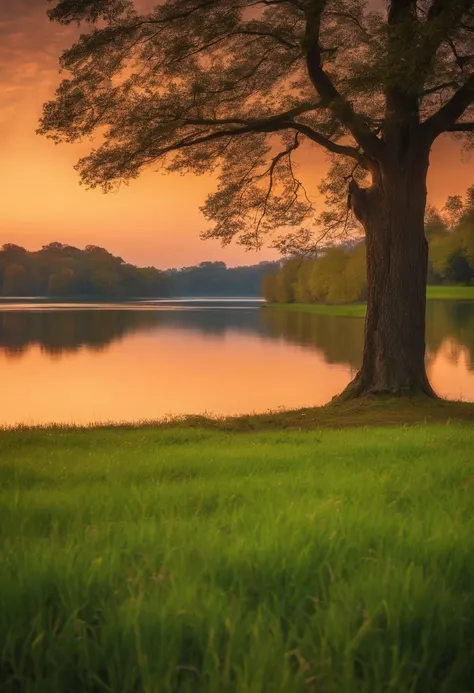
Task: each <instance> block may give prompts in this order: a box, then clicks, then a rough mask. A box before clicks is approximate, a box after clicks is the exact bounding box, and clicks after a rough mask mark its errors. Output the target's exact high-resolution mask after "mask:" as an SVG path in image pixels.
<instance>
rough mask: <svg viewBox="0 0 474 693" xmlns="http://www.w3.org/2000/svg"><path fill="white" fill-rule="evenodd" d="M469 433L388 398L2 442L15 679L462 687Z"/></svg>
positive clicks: (6, 655)
mask: <svg viewBox="0 0 474 693" xmlns="http://www.w3.org/2000/svg"><path fill="white" fill-rule="evenodd" d="M424 419H426V420H429V421H432V422H434V421H436V422H437V424H436V425H433V424H429V425H425V424H424V423H422V421H423V420H424ZM455 419H456V420H457V421H454V420H455ZM460 419H464V423H462V422H460V421H459V420H460ZM415 421H417V422H418V423H416V425H411V426H407V425H397V426H392V427H388V426H386V425H385V426H380V424H381V423H384V422H385V423H393V424H395V423H399V424H400V423H402V422H403V423H404V424H415ZM469 421H470V422H471V425H470V424H469V423H468V422H469ZM473 421H474V404H471V405H470V404H466V403H447V402H431V403H426V401H424V403H423V402H422V401H421V400H411V401H405V400H393V399H392V400H389V399H387V400H385V401H384V400H377V401H370V400H366V401H364V402H360V403H357V404H354V403H352V404H351V405H348V404H345V405H342V404H338V405H330V406H327V407H321V408H319V409H314V410H300V411H299V412H279V413H275V414H267V415H262V416H260V417H240V418H239V417H237V418H232V419H221V420H212V419H204V418H198V417H188V418H187V419H185V420H181V421H177V420H175V421H170V422H167V423H165V422H162V423H161V424H160V425H156V426H153V427H152V426H145V425H142V426H135V427H133V426H130V425H128V426H126V425H123V426H119V427H112V426H110V427H102V428H97V427H96V428H90V429H67V428H61V427H56V428H54V427H49V428H44V429H28V428H23V429H16V430H10V431H3V432H1V433H0V641H1V642H2V656H1V661H0V685H1V686H2V689H3V690H6V691H8V692H10V691H12V692H16V691H23V690H28V691H30V693H43V692H45V691H48V693H64V691H68V692H70V693H82V692H83V691H86V690H87V691H99V690H104V691H112V692H113V693H119V692H120V693H122V692H128V691H130V692H132V691H147V692H149V693H158V692H159V693H168V692H169V693H172V692H173V693H175V692H176V691H181V692H183V693H191V692H193V693H245V692H250V691H252V693H266V692H267V691H274V692H275V693H298V692H299V691H300V692H301V693H302V692H303V691H309V692H310V693H317V692H318V691H320V690H325V691H334V692H335V693H339V692H341V693H344V692H346V693H374V692H375V691H385V690H386V691H388V690H393V691H405V690H415V688H416V690H417V693H438V692H439V693H441V691H455V690H466V691H467V690H470V686H471V683H472V676H471V675H472V657H471V651H472V645H473V643H474V593H473V591H472V584H473V582H474V551H473V548H474V540H473V536H474V518H473V515H472V504H473V502H474V495H473V494H474V483H473V479H474V463H473V459H472V450H473V446H474V426H472V422H473ZM441 422H443V423H441ZM354 424H356V425H358V424H364V425H365V426H364V428H362V429H360V428H359V429H358V428H355V427H354ZM367 424H369V425H370V426H371V427H370V428H369V427H368V426H367ZM343 426H350V427H349V428H345V429H344V430H341V427H343ZM333 427H336V428H333ZM219 428H221V429H222V430H216V429H219ZM285 428H286V429H287V430H284V429H285ZM298 428H299V429H312V430H295V429H298ZM249 430H253V432H252V433H249V432H245V431H249ZM235 431H241V433H240V434H239V435H235V433H234V432H235Z"/></svg>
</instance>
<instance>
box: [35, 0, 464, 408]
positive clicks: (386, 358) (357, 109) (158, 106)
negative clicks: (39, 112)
mask: <svg viewBox="0 0 474 693" xmlns="http://www.w3.org/2000/svg"><path fill="white" fill-rule="evenodd" d="M141 4H142V6H143V2H142V3H141ZM49 15H50V18H51V19H52V20H54V21H58V22H61V23H62V24H68V23H71V22H76V21H77V22H84V23H86V24H88V33H85V34H83V35H81V37H80V38H79V40H78V41H77V42H76V43H75V45H73V46H72V47H71V48H70V49H69V50H66V51H65V52H64V53H63V55H62V57H61V67H62V68H63V69H65V70H67V71H69V73H70V76H69V77H68V78H67V79H65V80H64V81H63V82H62V83H61V85H60V86H59V88H58V90H57V93H56V97H55V99H54V100H53V101H51V102H49V103H47V104H46V105H45V107H44V114H43V118H42V121H41V127H40V130H39V131H40V132H41V133H43V134H46V135H48V136H49V137H52V138H53V139H55V140H56V141H67V142H75V141H77V140H79V139H81V138H83V137H84V136H89V135H94V136H96V137H100V138H101V141H100V142H99V143H98V145H94V147H95V148H93V149H92V151H91V153H90V154H89V155H88V156H86V157H84V158H83V159H81V160H80V161H79V163H78V165H77V168H78V170H79V172H80V175H81V178H82V180H83V182H84V183H85V184H86V185H89V186H92V187H94V186H102V187H103V189H104V190H106V191H108V190H110V189H111V188H112V187H113V186H115V185H117V184H119V183H120V182H122V181H128V180H130V179H131V178H134V177H136V176H137V175H138V174H139V173H140V171H141V170H142V169H143V168H145V167H148V166H156V165H157V163H160V164H162V165H163V166H165V167H166V168H167V169H168V170H170V171H183V172H185V171H192V172H195V173H198V174H199V173H204V172H208V171H214V170H215V171H216V173H217V174H218V175H219V185H218V189H217V191H216V192H215V193H213V194H211V195H210V196H209V198H208V200H207V202H206V204H205V205H204V207H203V211H204V214H205V215H206V216H207V218H208V219H210V220H211V221H212V222H213V226H212V228H211V229H210V230H209V231H207V232H206V233H205V234H204V235H205V236H206V237H213V238H220V239H221V240H222V241H223V242H224V243H227V242H230V240H231V239H234V238H236V239H237V240H238V242H240V243H242V244H244V245H247V246H252V245H254V246H259V245H260V244H261V242H262V238H264V237H265V235H266V234H268V233H269V232H271V231H272V230H277V231H279V233H280V235H279V236H277V238H276V241H275V242H276V244H277V246H278V247H280V248H283V249H286V250H287V251H289V250H291V248H292V247H293V246H294V245H295V244H296V245H298V244H299V245H301V243H302V242H303V241H304V242H306V245H308V244H309V245H311V244H312V243H314V242H315V241H316V240H317V239H318V235H319V234H320V235H319V238H321V236H322V235H324V234H329V235H330V234H334V233H335V231H336V230H340V229H341V227H342V228H347V227H348V225H350V222H351V218H352V219H354V218H355V219H356V220H358V222H359V223H360V224H361V226H362V227H363V230H364V232H365V237H366V246H367V273H368V310H367V319H366V328H365V348H364V356H363V365H362V368H361V370H360V372H359V374H358V375H357V377H356V378H355V380H354V381H353V383H352V384H351V385H350V386H349V388H348V391H347V394H350V395H360V394H364V393H368V392H370V393H378V392H392V393H398V394H403V393H425V394H427V395H430V396H433V394H434V393H433V391H432V389H431V387H430V384H429V382H428V379H427V376H426V370H425V364H424V353H425V286H426V274H427V256H428V247H427V241H426V239H425V234H424V225H423V221H424V214H425V206H426V176H427V171H428V166H429V158H430V150H431V147H432V145H433V142H434V141H435V140H436V138H437V137H439V136H440V135H442V134H443V133H455V134H456V135H457V136H458V137H464V139H465V141H466V143H467V144H468V145H469V143H470V142H472V138H473V133H474V122H473V121H474V107H473V104H474V0H390V1H389V2H386V3H385V2H383V0H382V2H377V1H376V0H374V1H373V2H372V3H370V2H369V3H367V2H365V1H364V0H166V1H165V2H161V3H159V4H158V5H157V6H156V7H155V8H154V9H152V8H151V7H150V9H149V10H148V12H146V13H144V14H139V13H138V12H137V10H136V8H135V7H134V3H133V2H132V1H131V0H59V1H58V0H56V2H55V6H54V7H53V8H52V9H51V10H50V11H49ZM300 145H305V146H308V147H310V146H314V145H317V146H318V147H320V148H323V149H325V150H326V151H327V152H328V153H329V156H330V158H332V160H333V161H332V166H331V171H330V175H329V177H328V178H327V179H326V180H325V181H324V182H323V184H322V186H321V187H320V190H321V191H322V192H324V193H326V197H327V206H326V207H325V208H324V210H323V212H322V213H319V212H316V216H315V210H314V208H313V203H312V198H311V195H310V193H311V191H309V193H308V194H307V192H306V190H305V188H304V186H303V184H302V182H301V181H300V180H299V179H298V178H297V176H296V174H295V164H294V160H293V159H294V157H293V154H294V152H295V150H296V149H297V148H298V147H299V146H300ZM316 155H317V154H316ZM341 191H342V193H341ZM179 196H181V197H182V198H183V199H184V198H185V197H186V187H185V185H183V186H182V188H181V190H179V191H178V197H179ZM342 200H344V204H345V205H347V211H345V210H342V208H341V202H342ZM293 226H294V227H296V228H297V229H298V231H296V232H295V231H291V227H293ZM314 229H315V230H316V231H314Z"/></svg>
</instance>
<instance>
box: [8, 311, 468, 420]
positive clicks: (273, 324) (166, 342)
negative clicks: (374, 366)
mask: <svg viewBox="0 0 474 693" xmlns="http://www.w3.org/2000/svg"><path fill="white" fill-rule="evenodd" d="M363 328H364V321H363V320H361V319H358V318H336V317H333V316H329V315H316V314H308V313H298V312H286V311H283V310H272V309H268V308H264V309H261V308H260V307H259V306H258V305H256V304H253V305H252V304H251V303H249V302H245V303H233V304H221V305H219V304H218V303H216V302H212V303H211V304H206V303H202V304H198V303H197V302H192V303H189V304H186V303H185V302H181V303H180V305H176V304H170V303H168V304H161V305H158V304H157V303H156V302H155V303H153V304H150V303H146V302H143V303H134V304H129V305H111V306H105V305H102V306H75V307H74V309H72V308H71V307H70V306H54V305H48V306H47V307H41V306H38V305H37V304H36V305H35V304H30V305H29V306H16V307H14V306H12V305H10V306H8V307H7V308H4V307H0V369H1V371H2V382H3V385H4V392H6V393H8V396H7V397H4V398H2V401H0V423H18V422H31V423H44V422H48V421H67V422H77V423H85V422H89V421H99V420H136V419H140V418H156V417H160V416H163V415H166V414H176V413H203V412H207V413H212V414H232V413H242V412H252V411H264V410H268V409H274V408H277V407H282V406H283V407H300V406H312V405H318V404H323V403H325V402H327V401H328V400H329V399H330V398H331V397H332V396H333V395H334V394H336V393H337V392H339V391H340V390H342V389H343V388H344V386H345V385H346V384H347V383H348V381H349V380H350V378H351V376H352V375H353V374H354V373H355V372H356V370H357V369H358V368H359V366H360V362H361V355H362V348H363ZM427 364H428V372H429V375H430V379H431V381H432V383H433V386H434V387H435V389H436V390H437V391H438V392H439V393H440V394H442V395H444V396H448V397H451V398H464V399H470V400H474V302H471V303H469V302H455V301H430V302H429V304H428V310H427Z"/></svg>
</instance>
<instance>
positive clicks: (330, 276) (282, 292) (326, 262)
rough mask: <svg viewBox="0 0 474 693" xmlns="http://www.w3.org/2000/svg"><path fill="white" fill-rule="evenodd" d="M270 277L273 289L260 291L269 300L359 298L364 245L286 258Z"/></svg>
mask: <svg viewBox="0 0 474 693" xmlns="http://www.w3.org/2000/svg"><path fill="white" fill-rule="evenodd" d="M273 281H274V284H275V285H276V286H277V287H278V288H277V290H276V291H274V292H272V291H267V292H265V291H264V298H265V299H266V300H267V301H268V302H269V303H273V302H274V303H293V302H296V303H355V302H357V301H362V300H364V299H365V291H366V263H365V246H364V245H363V244H357V245H356V246H355V247H353V248H350V249H347V248H344V247H333V248H328V249H327V250H326V251H325V252H324V253H321V254H320V256H319V257H318V258H316V259H315V260H303V261H298V260H289V261H288V262H286V263H284V264H283V266H282V269H281V270H280V272H279V273H278V274H277V275H276V277H275V279H274V280H273ZM264 288H265V287H264ZM271 297H273V300H271Z"/></svg>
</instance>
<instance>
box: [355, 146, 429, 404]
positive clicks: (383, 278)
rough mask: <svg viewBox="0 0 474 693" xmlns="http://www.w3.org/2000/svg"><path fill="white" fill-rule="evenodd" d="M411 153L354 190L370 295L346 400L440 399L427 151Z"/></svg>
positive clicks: (379, 167) (396, 157) (379, 168)
mask: <svg viewBox="0 0 474 693" xmlns="http://www.w3.org/2000/svg"><path fill="white" fill-rule="evenodd" d="M413 149H414V150H413V151H412V152H409V153H408V154H406V155H405V154H404V155H403V156H394V157H393V158H392V157H391V161H390V163H388V164H385V165H384V166H381V165H379V166H378V167H377V171H376V173H375V174H374V181H373V185H372V187H371V188H369V189H365V190H363V189H361V188H359V187H358V185H357V184H356V183H355V182H353V183H352V184H351V186H350V198H349V199H350V204H351V207H352V209H353V211H354V213H355V215H356V217H357V218H358V219H359V221H360V222H361V223H362V225H363V226H364V229H365V234H366V247H367V294H368V295H367V316H366V322H365V344H364V355H363V361H362V367H361V369H360V371H359V373H358V374H357V376H356V377H355V379H354V380H353V381H352V383H350V385H349V386H348V387H347V389H346V390H345V391H344V392H343V394H342V397H343V398H351V397H359V396H363V395H368V394H382V393H386V394H393V395H419V394H423V395H428V396H430V397H436V395H435V393H434V391H433V390H432V388H431V385H430V384H429V381H428V377H427V375H426V368H425V310H426V279H427V268H428V244H427V241H426V238H425V232H424V213H425V206H426V176H427V172H428V164H429V151H420V149H418V150H416V149H415V148H413Z"/></svg>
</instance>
